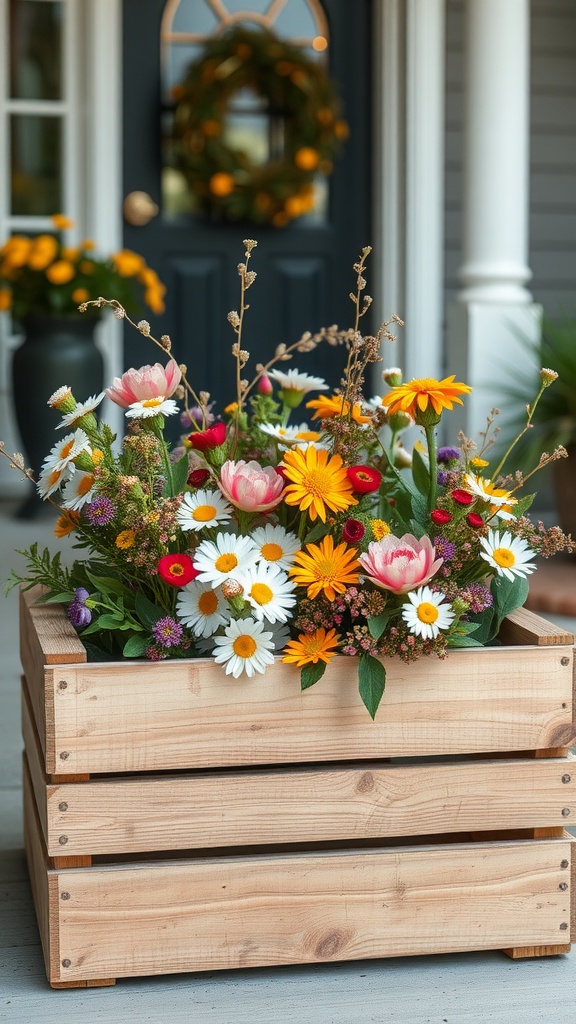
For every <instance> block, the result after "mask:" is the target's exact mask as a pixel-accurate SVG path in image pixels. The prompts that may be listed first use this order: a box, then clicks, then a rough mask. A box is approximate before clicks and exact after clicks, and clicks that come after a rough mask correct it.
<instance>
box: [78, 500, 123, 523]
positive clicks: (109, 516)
mask: <svg viewBox="0 0 576 1024" xmlns="http://www.w3.org/2000/svg"><path fill="white" fill-rule="evenodd" d="M84 514H85V516H86V519H87V520H88V522H89V523H90V525H91V526H108V523H111V522H112V520H113V519H114V516H115V515H116V506H115V505H114V502H113V501H111V500H110V498H107V497H106V495H101V496H100V497H98V498H94V501H91V502H90V504H89V505H87V506H86V509H85V511H84Z"/></svg>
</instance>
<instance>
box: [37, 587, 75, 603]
mask: <svg viewBox="0 0 576 1024" xmlns="http://www.w3.org/2000/svg"><path fill="white" fill-rule="evenodd" d="M73 600H74V591H73V590H64V591H63V592H62V593H61V594H41V595H40V597H38V598H37V599H36V604H70V602H71V601H73Z"/></svg>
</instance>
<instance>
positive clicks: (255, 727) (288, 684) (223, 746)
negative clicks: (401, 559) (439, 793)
mask: <svg viewBox="0 0 576 1024" xmlns="http://www.w3.org/2000/svg"><path fill="white" fill-rule="evenodd" d="M572 660H573V658H572V648H571V647H541V648H539V647H526V648H524V647H519V648H502V647H500V648H488V649H483V650H477V649H468V650H465V651H453V652H450V654H449V655H448V658H447V659H446V660H445V661H440V660H439V659H435V658H434V659H433V658H426V659H422V660H421V661H420V662H418V663H417V664H411V665H404V664H403V663H401V662H399V661H393V662H388V663H387V684H386V691H385V694H384V698H383V700H382V704H381V706H380V708H379V710H378V713H377V715H376V720H375V721H374V722H373V721H372V720H371V718H370V717H369V715H368V714H367V712H366V709H365V708H364V706H363V704H362V702H361V701H360V698H359V696H358V692H357V680H356V668H357V665H356V662H355V660H354V659H351V658H344V657H342V658H338V659H335V660H334V661H333V662H332V663H331V664H330V666H329V667H328V670H327V672H326V674H325V676H324V677H323V679H322V680H321V681H320V682H319V683H317V684H316V686H314V687H312V688H311V689H309V690H306V691H304V692H301V690H300V683H299V672H298V670H297V669H294V668H293V667H292V666H286V665H283V664H282V663H281V662H280V661H279V660H277V661H276V663H275V664H274V665H273V666H271V667H270V669H269V670H268V671H267V672H266V675H265V676H258V677H256V678H254V679H240V680H235V681H234V683H233V684H232V683H231V682H230V679H229V678H228V677H227V676H225V675H224V673H223V672H222V670H221V668H220V667H219V666H217V665H214V663H213V662H212V661H202V660H192V661H184V662H164V663H162V664H160V665H158V664H154V665H151V664H149V663H136V664H134V663H107V664H102V663H98V664H90V665H85V666H78V665H75V666H68V667H66V666H61V667H59V668H58V669H57V670H51V671H49V672H48V673H47V675H48V676H49V679H48V680H47V688H48V691H49V694H48V698H47V699H49V701H50V702H52V703H53V707H54V737H53V738H54V763H55V765H57V766H58V767H57V769H56V768H52V769H51V770H52V771H56V770H57V771H58V772H59V773H63V774H75V773H78V772H92V773H99V772H116V771H120V772H122V771H141V770H155V769H170V768H173V769H180V768H196V767H198V768H201V767H216V766H218V767H220V766H226V765H229V766H233V765H240V764H247V765H249V764H272V763H286V762H296V761H327V760H341V759H345V760H352V759H357V758H359V757H362V758H367V757H394V756H405V755H412V754H419V755H427V754H460V753H471V752H486V751H488V752H490V751H504V750H510V751H514V750H529V749H536V748H545V747H561V746H566V745H568V739H567V737H568V736H570V737H571V736H572V735H573V727H572ZM544 680H545V685H544V684H543V681H544ZM63 682H64V683H65V684H66V685H65V687H63V686H62V683H63ZM49 770H50V769H49Z"/></svg>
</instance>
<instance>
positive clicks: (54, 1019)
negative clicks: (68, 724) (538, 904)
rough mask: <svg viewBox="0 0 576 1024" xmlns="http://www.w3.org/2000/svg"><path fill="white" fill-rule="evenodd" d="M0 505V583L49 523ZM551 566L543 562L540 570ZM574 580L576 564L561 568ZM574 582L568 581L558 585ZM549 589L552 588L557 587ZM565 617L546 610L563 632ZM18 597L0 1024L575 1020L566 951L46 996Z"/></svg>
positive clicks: (172, 981) (1, 868)
mask: <svg viewBox="0 0 576 1024" xmlns="http://www.w3.org/2000/svg"><path fill="white" fill-rule="evenodd" d="M15 507H16V506H15V505H14V504H12V503H0V532H1V535H2V544H1V547H0V579H1V581H2V587H3V586H4V582H5V580H6V577H7V575H8V572H9V569H10V568H11V567H17V566H18V564H19V557H18V556H17V555H15V554H14V549H16V548H24V547H27V546H28V545H29V544H30V543H31V542H32V541H34V540H37V541H38V542H39V544H40V545H41V546H44V545H50V546H51V547H54V543H53V533H52V520H51V518H50V517H49V516H46V514H45V513H43V514H42V516H41V517H38V519H36V520H33V521H29V522H26V521H22V520H17V519H15V518H14V517H13V516H14V511H15ZM550 564H551V565H552V564H553V563H550ZM569 569H570V572H569V576H570V578H572V577H573V576H576V563H574V564H573V565H571V566H570V567H569ZM568 586H569V587H570V586H572V584H571V583H570V584H568ZM558 587H559V584H555V589H556V590H558ZM573 614H574V616H575V617H574V618H572V617H570V618H566V617H561V618H559V616H558V615H555V616H552V615H547V617H548V618H550V619H551V620H552V621H556V622H558V624H560V625H563V626H565V627H567V628H569V629H575V628H576V608H575V609H574V612H573ZM17 636H18V616H17V595H16V592H15V591H13V592H11V594H10V595H9V596H8V597H7V598H5V599H3V603H2V614H1V615H0V642H1V647H0V650H1V651H2V659H1V662H0V664H1V678H0V693H1V701H2V704H1V707H2V712H1V714H0V921H1V927H0V1021H6V1022H8V1021H9V1022H10V1024H12V1022H22V1024H31V1022H33V1021H38V1022H41V1024H77V1022H79V1021H81V1022H82V1024H103V1022H111V1024H120V1022H122V1024H125V1022H132V1021H134V1022H138V1024H140V1022H152V1024H178V1022H186V1024H188V1022H189V1021H191V1020H192V1021H197V1022H199V1024H232V1022H234V1024H272V1022H274V1024H302V1022H303V1021H305V1020H313V1021H314V1024H371V1022H382V1024H384V1022H386V1024H539V1022H546V1024H548V1022H553V1024H573V1021H574V1020H575V1016H576V1010H575V1007H576V970H575V965H576V951H573V952H572V953H571V954H570V955H568V956H558V957H551V958H547V959H541V960H520V961H511V960H509V959H508V958H507V957H506V956H505V955H504V954H502V953H499V952H487V953H465V954H462V953H461V954H454V955H442V956H431V957H410V958H397V959H390V960H375V961H356V962H352V963H341V964H338V963H336V964H332V963H331V964H324V965H315V966H310V967H282V968H268V969H261V970H246V971H225V972H213V973H201V974H186V975H173V976H166V977H157V978H145V979H130V980H119V981H118V983H117V984H116V986H115V987H113V988H101V989H71V990H69V991H54V990H52V989H50V988H49V986H48V983H47V981H46V977H45V971H44V963H43V959H42V951H41V947H40V940H39V936H38V930H37V927H36V920H35V916H34V909H33V905H32V898H31V893H30V887H29V884H28V879H27V873H26V865H25V861H24V854H23V844H22V817H21V749H22V742H21V738H20V706H19V705H20V699H19V678H20V672H21V668H20V662H19V655H18V641H17Z"/></svg>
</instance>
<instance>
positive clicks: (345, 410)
mask: <svg viewBox="0 0 576 1024" xmlns="http://www.w3.org/2000/svg"><path fill="white" fill-rule="evenodd" d="M306 408H307V409H315V410H316V411H315V412H314V414H313V416H312V419H313V420H332V419H335V418H336V416H342V417H348V416H350V417H351V419H353V420H354V423H359V424H360V425H362V424H363V423H370V422H371V419H370V416H363V415H362V409H361V408H360V406H359V405H358V403H355V404H354V405H353V406H352V410H350V402H346V401H345V400H344V398H343V397H342V395H318V398H312V399H311V400H310V401H309V402H306Z"/></svg>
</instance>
